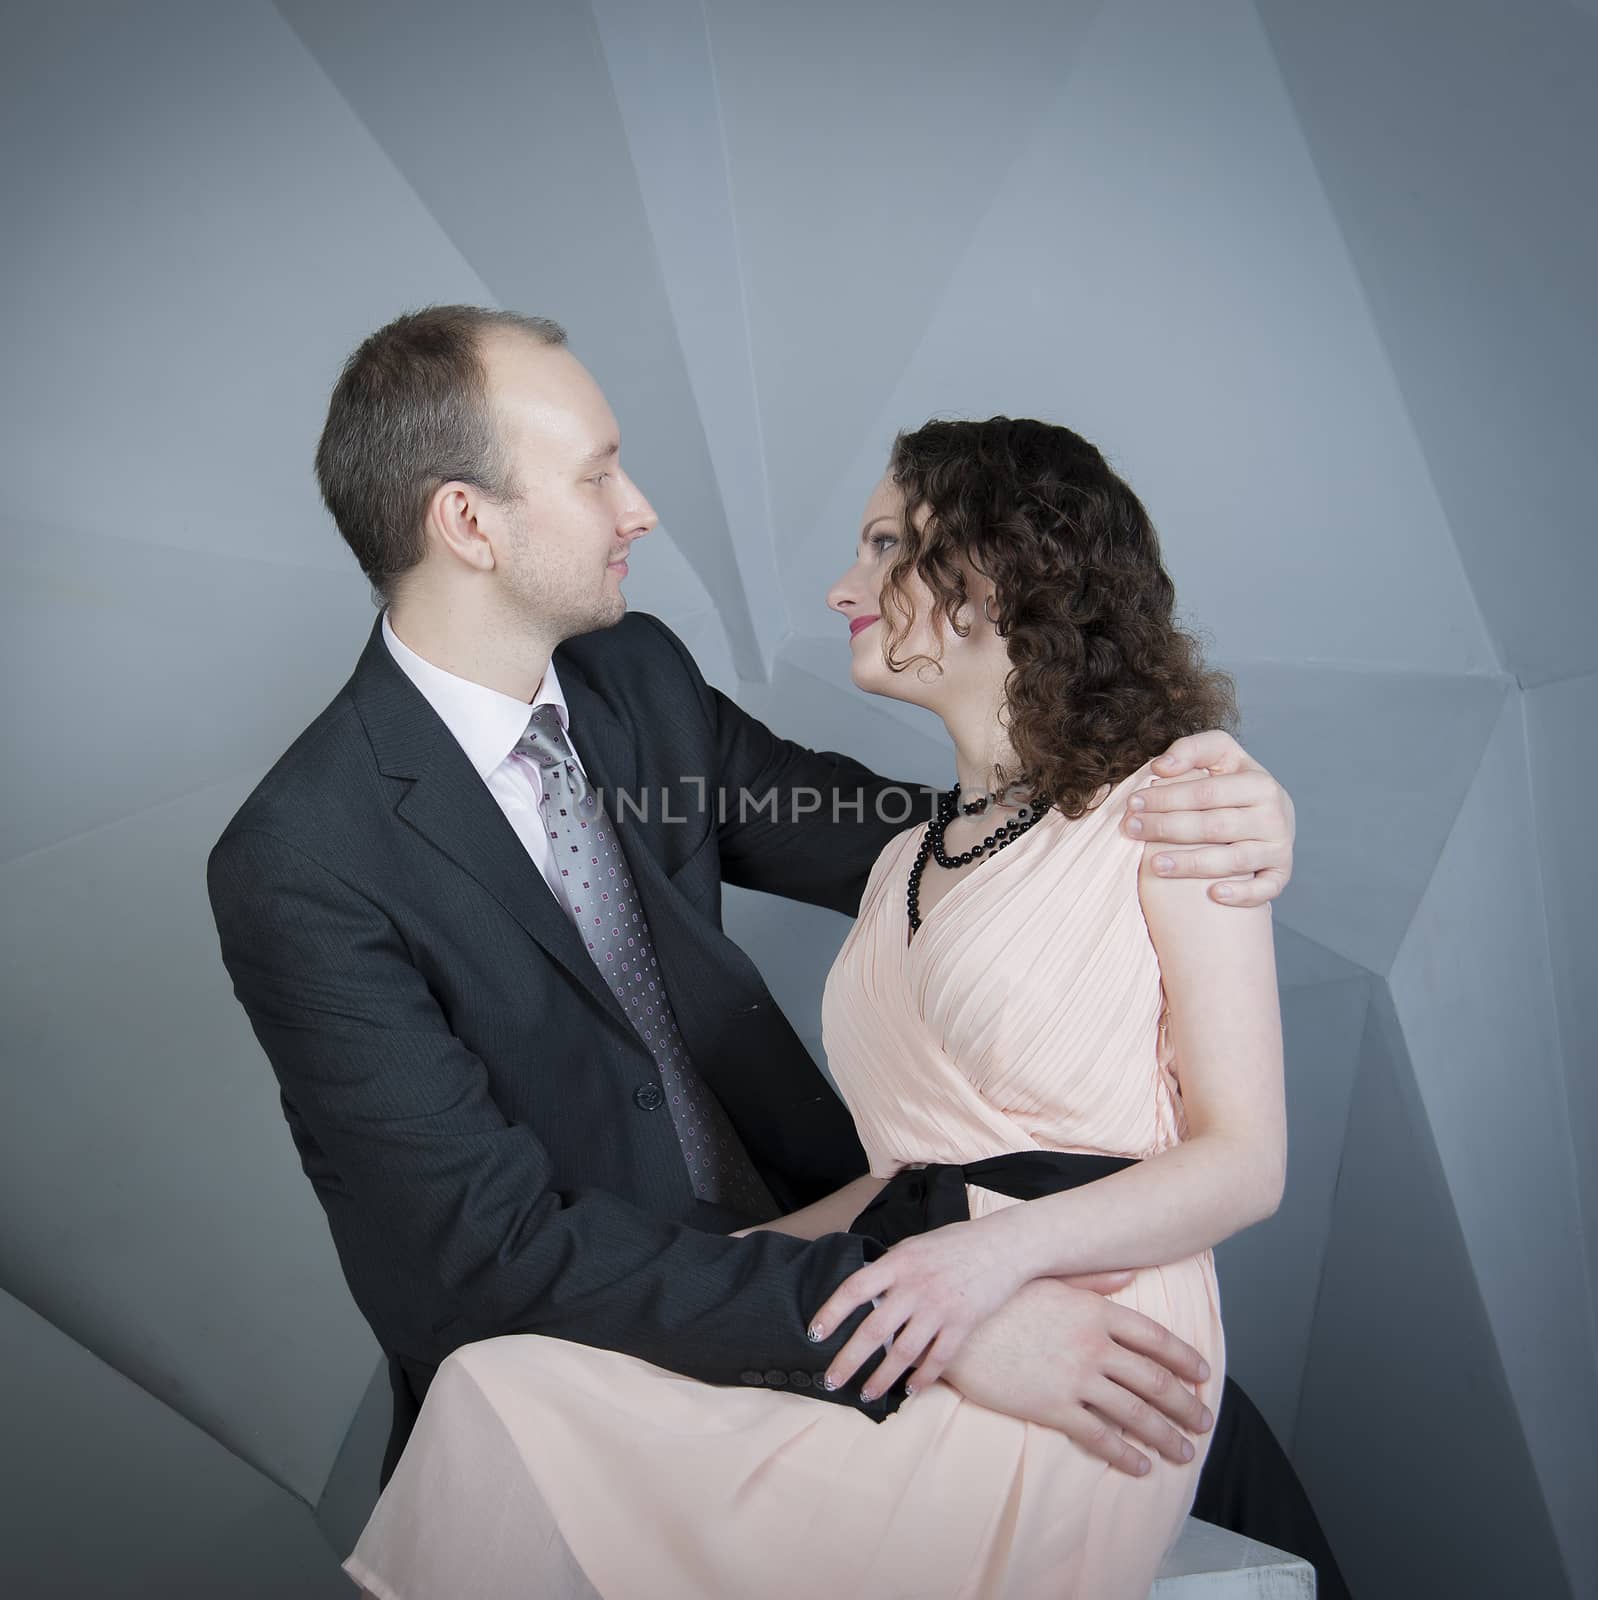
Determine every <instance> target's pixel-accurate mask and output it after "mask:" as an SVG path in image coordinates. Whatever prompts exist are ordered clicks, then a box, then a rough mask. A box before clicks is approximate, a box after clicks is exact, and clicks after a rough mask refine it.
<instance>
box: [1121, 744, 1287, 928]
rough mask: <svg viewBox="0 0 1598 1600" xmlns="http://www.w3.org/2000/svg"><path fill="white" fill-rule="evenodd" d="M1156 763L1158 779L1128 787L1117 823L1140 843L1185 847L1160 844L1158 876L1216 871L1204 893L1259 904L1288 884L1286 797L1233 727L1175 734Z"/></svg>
mask: <svg viewBox="0 0 1598 1600" xmlns="http://www.w3.org/2000/svg"><path fill="white" fill-rule="evenodd" d="M1154 770H1155V773H1156V775H1157V778H1158V780H1159V781H1157V782H1155V783H1151V784H1145V785H1144V786H1143V787H1142V788H1141V789H1138V790H1135V791H1134V792H1133V794H1132V796H1131V798H1130V800H1129V801H1128V802H1127V812H1126V815H1125V816H1123V817H1122V819H1121V828H1122V831H1123V832H1124V833H1126V834H1127V836H1128V837H1129V838H1134V839H1141V840H1142V841H1143V842H1144V844H1145V845H1150V846H1155V847H1158V846H1161V845H1164V846H1183V845H1185V846H1189V847H1190V848H1187V849H1180V848H1177V849H1172V848H1166V849H1158V851H1157V855H1156V858H1155V870H1156V871H1157V872H1158V873H1159V874H1160V876H1161V877H1167V878H1213V879H1219V880H1221V881H1220V882H1217V883H1212V884H1211V885H1210V887H1209V894H1210V898H1211V899H1213V900H1218V901H1220V902H1221V903H1222V904H1223V905H1229V906H1262V905H1265V904H1266V903H1267V902H1269V901H1271V900H1274V899H1275V898H1276V897H1277V895H1279V894H1280V893H1281V892H1282V890H1283V889H1285V888H1286V887H1287V880H1288V879H1289V878H1290V877H1291V876H1292V875H1293V834H1294V829H1295V826H1296V824H1295V821H1294V816H1293V801H1292V798H1291V796H1290V795H1289V794H1288V792H1287V791H1286V790H1285V789H1284V788H1283V787H1282V786H1281V784H1279V783H1278V782H1277V781H1276V779H1275V778H1273V777H1272V776H1271V775H1270V773H1268V772H1267V771H1266V770H1265V768H1264V767H1262V766H1261V765H1260V764H1259V762H1257V761H1256V760H1255V759H1254V758H1253V757H1252V756H1251V755H1249V753H1248V752H1247V751H1246V750H1245V749H1244V748H1243V747H1242V746H1241V745H1240V744H1239V743H1238V742H1237V740H1236V739H1234V738H1233V737H1232V736H1231V734H1229V733H1226V732H1223V731H1222V730H1221V729H1219V728H1211V729H1209V730H1208V731H1207V732H1204V733H1195V734H1190V735H1189V736H1188V737H1187V738H1185V739H1178V740H1177V741H1176V743H1175V744H1173V745H1172V746H1171V748H1170V749H1169V750H1167V751H1166V752H1165V754H1164V755H1162V756H1160V757H1159V758H1158V759H1157V760H1156V761H1155V763H1154ZM1148 854H1149V851H1148V850H1145V851H1144V855H1145V856H1147V855H1148ZM1162 858H1163V859H1167V860H1169V862H1170V865H1169V867H1165V866H1162V865H1161V860H1162Z"/></svg>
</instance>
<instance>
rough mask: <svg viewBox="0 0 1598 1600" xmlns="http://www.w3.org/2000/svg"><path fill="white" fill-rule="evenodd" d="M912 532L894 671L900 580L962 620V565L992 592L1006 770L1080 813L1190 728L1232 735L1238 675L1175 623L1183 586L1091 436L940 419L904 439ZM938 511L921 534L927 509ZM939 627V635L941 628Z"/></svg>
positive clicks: (905, 611)
mask: <svg viewBox="0 0 1598 1600" xmlns="http://www.w3.org/2000/svg"><path fill="white" fill-rule="evenodd" d="M889 471H890V473H891V474H892V477H893V480H894V482H895V483H897V484H898V486H899V488H900V489H901V490H902V491H903V493H904V517H903V526H902V535H903V537H902V538H901V540H900V543H899V548H898V551H897V553H896V556H895V560H894V562H893V565H892V566H891V567H890V568H889V571H888V577H887V585H886V590H887V594H888V607H887V609H888V610H890V611H892V612H897V613H899V614H900V616H901V617H902V618H904V621H903V623H902V625H901V624H898V623H896V621H895V620H894V619H893V618H891V617H890V618H885V619H884V620H886V621H887V622H888V626H889V639H888V648H887V652H886V656H887V662H888V665H889V667H891V668H892V669H893V670H894V671H896V672H897V671H903V670H904V668H906V667H908V666H909V665H911V662H912V661H914V660H918V659H923V658H920V657H912V658H911V660H910V661H902V662H901V661H899V660H897V659H896V658H895V652H896V650H897V649H898V647H899V646H900V645H902V644H903V643H904V641H905V638H906V636H907V635H908V633H909V630H910V627H911V626H912V625H913V621H914V619H913V616H912V615H911V612H912V606H911V603H910V601H909V598H908V596H906V594H905V593H904V587H903V585H904V581H905V579H906V578H907V577H908V576H909V574H910V573H911V572H912V571H913V572H915V573H916V574H917V575H918V576H919V577H920V578H921V580H922V581H923V582H924V583H926V584H927V586H928V587H929V588H930V589H931V590H932V592H933V595H934V597H935V609H936V613H937V615H938V616H941V617H942V618H943V619H944V620H945V621H946V622H947V623H948V625H949V626H950V627H952V628H954V629H955V631H957V632H959V633H961V634H962V635H964V634H966V633H969V631H970V629H969V628H968V627H961V626H960V625H959V624H958V623H957V622H956V620H955V618H956V613H957V612H958V611H959V609H960V608H961V606H963V605H964V604H966V602H967V594H966V584H965V573H964V570H963V569H962V567H961V565H960V560H961V558H964V560H965V562H966V563H967V564H968V565H969V566H971V567H972V568H974V569H975V570H976V571H977V572H980V573H982V574H983V575H984V576H986V577H987V578H988V579H989V580H990V581H991V582H992V584H993V586H994V601H995V604H996V606H997V610H998V616H997V617H996V618H995V619H994V620H995V622H996V624H997V627H998V631H999V634H1000V636H1001V637H1002V638H1003V639H1004V640H1005V642H1006V647H1007V650H1008V654H1009V658H1010V668H1011V670H1010V674H1009V677H1008V678H1007V679H1006V682H1005V717H1006V723H1007V731H1008V734H1009V738H1010V744H1011V746H1012V748H1013V749H1014V751H1015V755H1016V762H1017V766H1018V770H1016V771H1013V772H1007V773H1003V774H997V773H996V774H995V775H994V776H995V777H996V778H997V779H998V780H999V782H1000V783H1005V782H1009V783H1015V784H1018V785H1019V786H1020V787H1021V788H1023V789H1025V790H1026V791H1027V792H1029V793H1030V794H1032V795H1033V796H1034V797H1036V798H1037V799H1038V800H1039V802H1040V803H1045V804H1049V805H1053V806H1056V807H1058V808H1059V809H1060V810H1061V811H1062V812H1063V813H1064V814H1065V815H1066V816H1068V817H1077V816H1081V815H1082V814H1083V813H1084V812H1086V811H1087V810H1089V809H1090V803H1091V802H1092V800H1093V798H1094V796H1095V794H1096V793H1097V791H1098V789H1099V787H1100V786H1101V785H1103V784H1106V783H1108V784H1111V785H1112V786H1113V785H1114V784H1117V783H1120V782H1121V780H1122V779H1124V778H1127V777H1130V776H1131V774H1132V773H1134V772H1136V771H1137V769H1138V768H1139V767H1140V766H1142V765H1143V763H1144V762H1145V761H1149V760H1152V759H1153V758H1154V757H1155V756H1157V755H1159V754H1161V753H1162V752H1163V751H1164V750H1165V748H1166V746H1167V745H1169V744H1170V743H1171V742H1172V741H1173V740H1174V739H1177V738H1180V737H1181V736H1182V735H1184V734H1189V733H1199V732H1201V731H1203V730H1204V729H1206V728H1218V727H1225V728H1228V730H1229V731H1231V730H1232V729H1233V728H1235V725H1236V721H1237V703H1236V695H1235V688H1234V685H1233V682H1232V679H1231V678H1230V677H1229V676H1228V675H1227V674H1226V673H1224V672H1219V671H1216V670H1214V669H1211V668H1209V667H1206V666H1205V664H1204V661H1203V659H1202V656H1201V654H1200V650H1199V645H1198V641H1197V639H1196V638H1195V637H1194V636H1193V635H1191V634H1189V633H1187V632H1185V631H1184V630H1183V629H1182V628H1180V627H1179V626H1178V625H1177V623H1176V620H1175V609H1174V608H1175V600H1176V591H1175V588H1174V586H1173V585H1172V583H1171V579H1170V577H1169V575H1168V574H1167V573H1166V571H1165V568H1164V566H1163V565H1162V563H1161V560H1160V544H1159V539H1158V537H1157V536H1156V534H1155V531H1154V524H1153V523H1152V522H1151V521H1150V520H1149V514H1148V512H1147V511H1145V510H1144V509H1143V503H1142V502H1141V501H1140V500H1139V499H1138V497H1137V496H1136V495H1135V494H1134V493H1133V492H1132V490H1131V489H1130V488H1129V487H1128V486H1127V484H1126V483H1125V482H1124V481H1123V480H1122V479H1121V478H1120V477H1118V476H1117V475H1116V474H1115V473H1114V472H1113V471H1111V469H1110V466H1109V464H1108V463H1107V462H1106V461H1105V459H1104V457H1103V456H1102V455H1101V454H1100V453H1099V452H1098V450H1096V449H1095V448H1094V447H1093V446H1092V445H1091V444H1089V443H1088V441H1087V440H1086V439H1084V438H1082V437H1081V435H1080V434H1076V433H1073V432H1072V431H1071V430H1070V429H1069V428H1062V427H1059V426H1057V425H1056V424H1053V423H1048V422H1037V421H1033V420H1032V419H1030V418H1019V419H1012V418H1010V417H990V418H989V419H988V420H987V421H986V422H943V421H932V422H929V423H927V424H926V425H925V426H924V427H921V428H918V429H916V430H915V431H914V432H913V433H909V432H907V433H901V434H899V435H898V437H897V438H896V439H895V440H894V444H893V454H892V459H891V461H890V463H889ZM922 511H925V512H926V513H927V515H926V518H925V521H924V524H923V525H922V526H920V527H918V526H917V524H918V521H919V520H920V518H919V514H920V513H921V512H922ZM933 625H934V627H936V626H937V622H936V620H934V624H933Z"/></svg>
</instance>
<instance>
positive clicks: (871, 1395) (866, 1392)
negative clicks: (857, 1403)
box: [860, 1389, 877, 1401]
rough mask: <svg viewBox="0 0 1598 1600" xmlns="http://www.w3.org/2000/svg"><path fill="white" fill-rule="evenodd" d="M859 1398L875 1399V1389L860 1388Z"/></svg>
mask: <svg viewBox="0 0 1598 1600" xmlns="http://www.w3.org/2000/svg"><path fill="white" fill-rule="evenodd" d="M860 1398H861V1399H862V1400H866V1401H871V1400H875V1399H876V1398H877V1391H876V1390H875V1389H862V1390H861V1391H860Z"/></svg>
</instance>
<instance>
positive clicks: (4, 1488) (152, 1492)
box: [0, 1292, 350, 1600]
mask: <svg viewBox="0 0 1598 1600" xmlns="http://www.w3.org/2000/svg"><path fill="white" fill-rule="evenodd" d="M0 1348H3V1349H4V1351H5V1353H6V1354H5V1360H6V1387H5V1396H6V1419H5V1427H4V1428H3V1429H0V1505H3V1506H4V1513H3V1516H0V1522H3V1525H4V1528H5V1537H4V1538H3V1539H0V1593H4V1594H5V1595H7V1596H11V1597H14V1600H84V1597H86V1596H91V1595H92V1596H95V1597H96V1600H124V1597H126V1600H145V1597H146V1596H156V1595H159V1596H161V1600H218V1597H220V1596H226V1597H227V1600H283V1597H284V1596H286V1595H293V1596H294V1597H295V1600H348V1597H349V1594H350V1584H349V1579H348V1578H347V1577H345V1575H344V1574H343V1573H342V1572H340V1571H339V1567H338V1557H337V1556H336V1555H335V1554H334V1552H333V1550H332V1548H331V1547H330V1546H329V1545H328V1543H327V1542H326V1540H325V1539H324V1538H323V1537H322V1535H321V1533H320V1532H319V1531H318V1529H317V1525H316V1523H315V1521H314V1520H313V1519H312V1516H311V1513H310V1511H309V1510H308V1509H307V1507H306V1506H305V1505H304V1504H303V1503H301V1502H300V1501H299V1500H296V1499H295V1498H294V1497H293V1496H291V1495H288V1494H285V1493H284V1492H283V1490H281V1489H280V1488H278V1487H277V1486H276V1485H275V1484H273V1483H270V1482H268V1481H267V1479H265V1478H263V1477H262V1476H261V1475H260V1474H259V1473H258V1472H256V1471H255V1470H254V1469H253V1468H251V1467H249V1466H247V1465H245V1463H244V1462H242V1461H240V1460H238V1459H237V1458H236V1457H235V1456H233V1455H231V1454H229V1452H228V1451H227V1450H225V1449H223V1448H222V1446H221V1445H219V1444H217V1443H216V1442H215V1441H214V1440H212V1439H208V1438H206V1436H205V1435H204V1434H203V1433H201V1432H200V1431H199V1430H198V1429H197V1428H194V1427H192V1426H191V1425H190V1424H189V1423H187V1422H185V1421H184V1420H183V1418H182V1417H180V1416H178V1415H177V1414H176V1413H175V1412H172V1411H170V1410H168V1409H167V1407H165V1406H164V1405H162V1404H161V1402H160V1401H159V1400H156V1399H153V1398H152V1397H151V1396H150V1395H148V1394H146V1393H145V1392H144V1391H143V1390H142V1389H140V1388H139V1387H137V1385H135V1384H132V1383H129V1382H128V1381H127V1379H126V1378H124V1377H122V1376H120V1375H119V1374H118V1373H116V1372H114V1371H113V1370H112V1369H111V1368H110V1367H108V1366H106V1365H105V1364H104V1363H103V1362H100V1361H98V1360H96V1359H95V1357H94V1356H92V1355H90V1354H89V1353H88V1352H87V1351H86V1350H83V1349H80V1348H79V1347H78V1345H76V1344H75V1343H73V1341H72V1340H71V1339H70V1338H68V1337H67V1336H66V1335H65V1334H63V1333H61V1332H60V1331H59V1330H58V1329H56V1328H53V1327H52V1326H51V1325H50V1324H49V1323H48V1322H46V1321H45V1320H44V1319H43V1318H42V1317H39V1316H37V1315H36V1314H35V1313H33V1312H32V1311H30V1310H29V1309H28V1308H27V1307H26V1306H24V1305H22V1304H21V1303H19V1302H18V1301H17V1300H14V1299H13V1298H12V1297H11V1296H10V1295H8V1294H5V1293H4V1292H0ZM241 1370H242V1369H241Z"/></svg>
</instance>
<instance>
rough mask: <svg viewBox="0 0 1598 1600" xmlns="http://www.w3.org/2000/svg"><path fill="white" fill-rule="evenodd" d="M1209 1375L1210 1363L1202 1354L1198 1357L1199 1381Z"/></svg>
mask: <svg viewBox="0 0 1598 1600" xmlns="http://www.w3.org/2000/svg"><path fill="white" fill-rule="evenodd" d="M1209 1375H1210V1364H1209V1362H1208V1361H1206V1360H1205V1359H1204V1357H1203V1356H1200V1357H1199V1382H1200V1383H1202V1382H1203V1381H1204V1380H1205V1379H1206V1378H1207V1377H1209Z"/></svg>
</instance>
